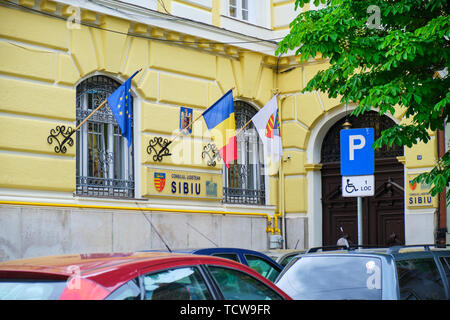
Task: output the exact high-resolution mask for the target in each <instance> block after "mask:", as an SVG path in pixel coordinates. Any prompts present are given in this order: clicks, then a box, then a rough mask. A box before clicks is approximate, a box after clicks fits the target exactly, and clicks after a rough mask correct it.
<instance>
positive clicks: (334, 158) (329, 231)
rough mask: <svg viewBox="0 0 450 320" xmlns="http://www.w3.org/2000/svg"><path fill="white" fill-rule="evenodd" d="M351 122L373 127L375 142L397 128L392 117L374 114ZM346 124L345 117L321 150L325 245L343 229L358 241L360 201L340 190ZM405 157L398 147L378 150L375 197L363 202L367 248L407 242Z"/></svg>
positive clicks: (326, 136) (334, 240)
mask: <svg viewBox="0 0 450 320" xmlns="http://www.w3.org/2000/svg"><path fill="white" fill-rule="evenodd" d="M348 120H349V121H350V123H351V124H352V128H374V131H375V139H377V138H378V137H380V135H381V132H382V131H383V130H385V129H387V128H389V127H391V126H393V125H394V122H393V121H392V120H391V119H390V118H388V117H387V116H380V115H379V114H378V113H377V112H373V111H370V112H366V113H364V114H362V115H360V116H358V117H354V116H350V117H348ZM345 121H346V118H345V117H344V118H341V119H340V120H339V121H337V122H336V123H335V124H334V125H333V126H332V127H331V128H330V129H329V131H328V132H327V134H326V135H325V138H324V141H323V144H322V149H321V163H322V170H321V176H322V243H323V245H335V244H336V241H337V240H338V239H339V238H340V237H341V235H342V231H341V228H342V230H343V232H344V233H345V234H347V235H348V236H349V240H350V242H352V243H354V244H357V242H358V240H357V236H358V227H357V226H358V224H357V200H356V198H344V197H342V191H341V183H342V182H341V173H340V141H339V132H340V130H341V129H342V124H343V123H344V122H345ZM402 155H403V148H402V147H398V146H392V147H391V148H389V147H386V146H385V147H383V148H381V149H377V150H375V195H374V196H372V197H364V198H363V201H362V210H363V244H365V245H378V246H385V245H390V244H392V243H393V242H394V241H395V242H397V243H402V244H403V243H404V242H405V231H404V189H403V185H404V183H403V182H404V178H403V175H404V168H403V165H402V164H401V163H399V161H398V159H397V157H398V156H402ZM394 238H395V239H396V240H395V239H394Z"/></svg>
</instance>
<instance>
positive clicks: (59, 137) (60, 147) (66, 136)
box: [47, 126, 75, 153]
mask: <svg viewBox="0 0 450 320" xmlns="http://www.w3.org/2000/svg"><path fill="white" fill-rule="evenodd" d="M74 132H75V131H74V130H73V128H71V127H67V129H66V126H56V128H55V129H51V130H50V135H49V136H48V137H47V142H48V144H53V141H56V143H57V145H56V146H55V148H54V150H55V152H56V153H66V152H67V148H66V146H65V144H66V142H67V144H68V145H69V146H70V147H72V146H73V139H72V138H71V136H72V134H73V133H74Z"/></svg>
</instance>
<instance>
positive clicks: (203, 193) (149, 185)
mask: <svg viewBox="0 0 450 320" xmlns="http://www.w3.org/2000/svg"><path fill="white" fill-rule="evenodd" d="M146 173H147V174H146V175H145V177H146V180H147V181H146V182H145V187H146V190H143V195H144V196H147V197H148V196H150V197H155V196H156V197H177V198H196V199H204V200H206V199H212V200H214V199H222V175H221V174H215V173H204V172H190V171H178V170H165V169H153V168H152V169H150V168H146Z"/></svg>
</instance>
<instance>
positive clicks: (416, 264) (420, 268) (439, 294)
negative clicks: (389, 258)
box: [396, 258, 445, 300]
mask: <svg viewBox="0 0 450 320" xmlns="http://www.w3.org/2000/svg"><path fill="white" fill-rule="evenodd" d="M396 266H397V274H398V284H399V290H400V299H401V300H422V299H424V300H440V299H445V291H444V287H443V284H442V278H441V275H440V274H439V271H438V269H437V266H436V263H435V262H434V259H433V258H427V259H411V260H399V261H396Z"/></svg>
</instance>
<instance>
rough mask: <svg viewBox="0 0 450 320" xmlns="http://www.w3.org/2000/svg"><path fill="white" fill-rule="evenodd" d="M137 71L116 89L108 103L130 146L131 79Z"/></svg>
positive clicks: (131, 134) (131, 133)
mask: <svg viewBox="0 0 450 320" xmlns="http://www.w3.org/2000/svg"><path fill="white" fill-rule="evenodd" d="M138 72H139V71H136V72H135V73H134V74H133V75H132V76H131V77H129V78H128V80H127V81H125V82H124V83H122V85H121V86H120V87H119V88H117V89H116V91H114V92H113V93H112V94H111V95H110V96H109V97H108V99H107V100H108V105H109V107H110V108H111V111H112V113H113V115H114V118H116V121H117V124H118V125H119V128H120V132H121V134H122V136H124V137H125V138H126V139H127V141H128V147H130V146H131V141H132V140H131V139H132V137H133V131H132V126H131V122H132V118H131V113H132V105H131V79H133V77H134V76H135V75H136V74H137V73H138Z"/></svg>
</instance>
